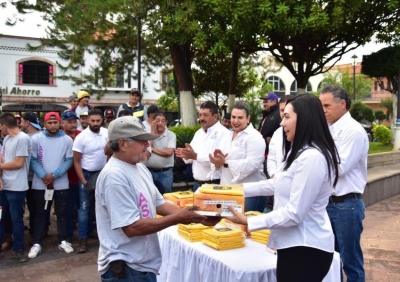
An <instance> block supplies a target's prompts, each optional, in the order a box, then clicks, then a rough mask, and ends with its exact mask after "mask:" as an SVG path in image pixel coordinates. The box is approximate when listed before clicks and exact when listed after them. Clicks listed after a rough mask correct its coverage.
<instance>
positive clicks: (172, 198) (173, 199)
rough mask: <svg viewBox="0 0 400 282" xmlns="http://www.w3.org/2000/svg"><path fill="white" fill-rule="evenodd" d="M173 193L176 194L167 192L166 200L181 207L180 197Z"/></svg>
mask: <svg viewBox="0 0 400 282" xmlns="http://www.w3.org/2000/svg"><path fill="white" fill-rule="evenodd" d="M173 194H174V193H165V194H164V195H163V197H164V200H165V201H166V202H167V203H170V204H173V205H175V206H177V207H179V203H180V199H178V198H177V197H175V196H174V195H173Z"/></svg>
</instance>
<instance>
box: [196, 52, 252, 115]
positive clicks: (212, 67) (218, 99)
mask: <svg viewBox="0 0 400 282" xmlns="http://www.w3.org/2000/svg"><path fill="white" fill-rule="evenodd" d="M230 63H231V57H230V56H221V55H220V56H218V57H217V56H213V55H207V56H198V57H196V59H195V66H194V67H193V79H194V95H195V96H196V97H199V96H203V97H204V98H206V97H207V98H206V99H208V100H213V101H214V102H215V103H216V104H217V105H219V107H220V108H222V107H226V106H227V102H228V96H229V95H228V94H229V89H230V67H229V66H230ZM256 84H257V72H256V70H255V68H254V63H253V62H252V59H247V60H246V59H244V58H243V59H242V60H241V61H240V64H239V70H238V82H237V93H238V94H237V97H238V98H240V97H243V96H244V94H245V93H247V92H249V91H250V89H252V88H254V87H255V86H256Z"/></svg>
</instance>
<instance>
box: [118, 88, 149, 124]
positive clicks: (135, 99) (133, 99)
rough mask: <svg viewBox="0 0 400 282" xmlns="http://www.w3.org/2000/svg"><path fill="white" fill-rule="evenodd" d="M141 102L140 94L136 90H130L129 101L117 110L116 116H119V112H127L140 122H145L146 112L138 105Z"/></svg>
mask: <svg viewBox="0 0 400 282" xmlns="http://www.w3.org/2000/svg"><path fill="white" fill-rule="evenodd" d="M141 100H142V93H141V92H140V90H139V89H137V88H132V90H131V92H130V93H129V101H128V102H127V103H125V104H122V105H121V106H119V108H118V112H117V116H119V112H120V111H122V110H125V111H129V112H130V113H131V114H132V115H133V116H134V117H137V118H138V119H140V120H141V121H145V120H146V119H147V110H146V108H145V107H144V106H143V105H142V104H141V103H140V101H141Z"/></svg>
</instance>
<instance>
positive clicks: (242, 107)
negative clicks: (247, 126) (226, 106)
mask: <svg viewBox="0 0 400 282" xmlns="http://www.w3.org/2000/svg"><path fill="white" fill-rule="evenodd" d="M233 109H236V110H243V111H244V112H245V113H246V117H248V116H249V115H250V109H249V106H247V105H246V104H245V103H243V102H238V103H237V104H236V105H235V106H233V108H232V110H233Z"/></svg>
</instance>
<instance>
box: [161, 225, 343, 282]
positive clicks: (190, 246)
mask: <svg viewBox="0 0 400 282" xmlns="http://www.w3.org/2000/svg"><path fill="white" fill-rule="evenodd" d="M159 238H160V244H161V254H162V265H161V269H160V275H158V278H157V281H159V282H189V281H190V282H239V281H240V282H245V281H248V282H267V281H269V282H273V281H276V273H275V270H276V255H274V254H271V253H269V252H267V250H266V246H265V245H263V244H260V243H257V242H254V241H252V240H250V239H246V247H244V248H239V249H233V250H226V251H217V250H214V249H213V248H210V247H208V246H206V245H204V244H202V243H201V242H197V243H191V242H188V241H186V240H185V239H183V238H181V237H180V236H179V235H178V232H177V227H176V226H172V227H169V228H167V229H165V230H163V231H161V232H159ZM339 265H340V258H339V254H338V253H335V255H334V258H333V262H332V266H331V269H330V270H329V273H328V275H327V276H326V277H325V279H324V280H323V282H337V281H340V273H339V271H340V268H339Z"/></svg>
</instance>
